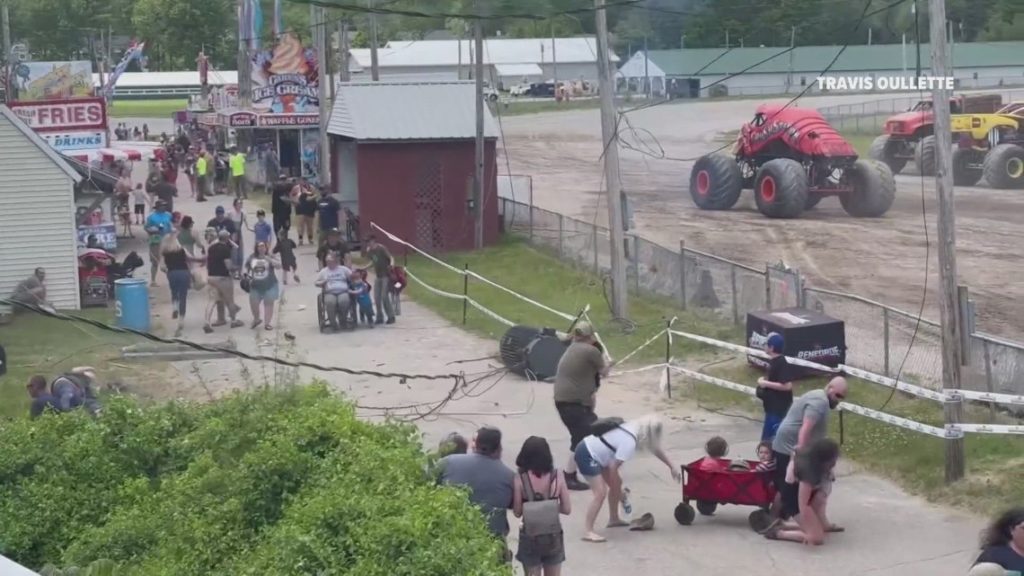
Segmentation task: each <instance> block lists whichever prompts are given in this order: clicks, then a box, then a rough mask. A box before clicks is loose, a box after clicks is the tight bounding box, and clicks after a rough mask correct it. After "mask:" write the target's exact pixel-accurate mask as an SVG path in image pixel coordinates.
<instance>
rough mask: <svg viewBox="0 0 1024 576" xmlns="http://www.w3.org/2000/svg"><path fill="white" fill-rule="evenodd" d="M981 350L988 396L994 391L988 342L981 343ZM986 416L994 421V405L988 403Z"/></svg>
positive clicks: (993, 403)
mask: <svg viewBox="0 0 1024 576" xmlns="http://www.w3.org/2000/svg"><path fill="white" fill-rule="evenodd" d="M981 345H982V348H983V350H984V352H985V391H986V392H988V393H989V394H993V393H995V389H994V388H993V387H992V352H991V350H990V349H989V343H988V340H982V341H981ZM988 415H989V418H990V419H991V420H992V421H993V422H995V421H996V403H995V402H989V403H988Z"/></svg>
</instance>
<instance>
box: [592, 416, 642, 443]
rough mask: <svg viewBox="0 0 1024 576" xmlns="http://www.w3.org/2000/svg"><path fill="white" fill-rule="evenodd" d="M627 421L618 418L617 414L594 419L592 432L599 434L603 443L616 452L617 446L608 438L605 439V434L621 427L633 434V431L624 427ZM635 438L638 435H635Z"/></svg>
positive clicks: (599, 438)
mask: <svg viewBox="0 0 1024 576" xmlns="http://www.w3.org/2000/svg"><path fill="white" fill-rule="evenodd" d="M625 422H626V421H625V420H623V419H622V418H618V417H615V416H609V417H607V418H598V419H597V420H595V421H594V423H593V424H591V425H590V433H591V434H592V435H594V436H597V439H598V440H600V441H601V444H604V445H605V446H607V447H608V449H609V450H611V451H612V452H615V451H616V450H617V448H615V446H612V445H611V444H610V443H609V442H608V441H607V440H605V439H604V435H605V434H607V433H609V432H611V431H612V430H617V429H620V428H621V429H622V430H623V431H625V432H626V433H627V434H629V435H630V436H633V433H632V432H630V431H629V430H626V429H625V428H622V425H623V424H625ZM633 439H634V440H635V439H636V436H633Z"/></svg>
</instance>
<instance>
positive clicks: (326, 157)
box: [310, 4, 334, 189]
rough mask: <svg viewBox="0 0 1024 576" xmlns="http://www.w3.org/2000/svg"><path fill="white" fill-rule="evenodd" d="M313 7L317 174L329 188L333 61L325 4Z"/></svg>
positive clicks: (323, 184) (321, 181) (321, 183)
mask: <svg viewBox="0 0 1024 576" xmlns="http://www.w3.org/2000/svg"><path fill="white" fill-rule="evenodd" d="M310 7H311V8H312V9H313V39H314V40H315V41H316V53H317V61H318V62H319V63H320V66H321V70H320V82H318V83H317V92H318V94H317V96H318V100H319V101H320V106H319V108H320V168H319V171H320V173H319V174H317V176H318V178H319V181H320V185H321V186H324V187H325V188H327V189H330V186H331V141H330V138H329V137H328V135H327V123H328V121H329V120H330V119H331V108H332V107H333V102H331V99H330V98H329V95H330V92H331V91H333V89H334V88H333V87H331V88H328V84H332V78H333V77H332V76H331V75H330V74H324V73H325V72H327V71H328V70H326V69H327V68H328V63H329V62H330V61H331V59H330V57H329V56H328V54H330V49H329V44H330V43H329V42H328V40H327V39H328V38H329V37H330V34H328V32H327V16H326V14H325V12H324V7H323V6H316V5H313V4H310Z"/></svg>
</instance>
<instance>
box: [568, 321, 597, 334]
mask: <svg viewBox="0 0 1024 576" xmlns="http://www.w3.org/2000/svg"><path fill="white" fill-rule="evenodd" d="M572 332H573V334H574V335H576V336H580V337H583V338H586V337H588V336H593V335H594V327H593V326H591V325H590V322H584V321H580V322H577V323H576V326H575V327H574V328H573V329H572Z"/></svg>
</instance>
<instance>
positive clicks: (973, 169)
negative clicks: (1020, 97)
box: [952, 102, 1024, 190]
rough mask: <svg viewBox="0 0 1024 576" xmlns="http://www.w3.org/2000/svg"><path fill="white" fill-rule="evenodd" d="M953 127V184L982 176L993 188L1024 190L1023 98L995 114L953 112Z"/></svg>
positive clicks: (969, 182) (965, 183)
mask: <svg viewBox="0 0 1024 576" xmlns="http://www.w3.org/2000/svg"><path fill="white" fill-rule="evenodd" d="M952 128H953V143H954V144H955V145H956V147H957V148H956V150H954V151H953V183H954V184H956V185H957V186H973V185H975V184H977V183H978V181H979V180H981V179H982V177H984V178H985V180H986V181H987V182H988V183H989V185H990V186H992V187H993V188H999V189H1004V190H1005V189H1022V190H1024V102H1017V103H1014V104H1008V105H1006V106H1004V107H1002V108H1000V109H999V110H997V111H996V112H995V113H994V114H955V115H953V119H952Z"/></svg>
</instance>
